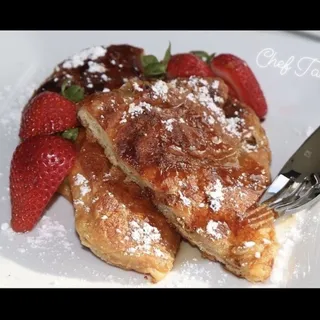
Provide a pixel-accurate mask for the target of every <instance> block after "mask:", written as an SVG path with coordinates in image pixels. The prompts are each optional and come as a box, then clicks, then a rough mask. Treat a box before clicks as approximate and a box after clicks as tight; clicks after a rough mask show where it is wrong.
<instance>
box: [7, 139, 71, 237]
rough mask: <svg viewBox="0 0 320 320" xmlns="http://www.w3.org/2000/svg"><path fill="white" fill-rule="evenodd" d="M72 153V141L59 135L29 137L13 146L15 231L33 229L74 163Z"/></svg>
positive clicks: (12, 188) (13, 222) (13, 226)
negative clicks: (15, 146)
mask: <svg viewBox="0 0 320 320" xmlns="http://www.w3.org/2000/svg"><path fill="white" fill-rule="evenodd" d="M75 156H76V151H75V147H74V145H73V144H72V142H70V141H68V140H65V139H63V138H61V137H59V136H36V137H31V138H28V139H27V140H25V141H23V142H22V143H21V144H20V145H19V146H18V147H17V148H16V150H15V152H14V154H13V158H12V161H11V170H10V196H11V206H12V219H11V226H12V229H13V230H14V231H16V232H26V231H30V230H32V229H33V227H34V226H35V225H36V224H37V222H38V221H39V220H40V218H41V216H42V215H43V212H44V210H45V208H46V206H47V205H48V203H49V201H50V199H51V198H52V196H53V194H54V193H55V192H56V191H57V189H58V187H59V185H60V184H61V182H62V181H63V179H64V178H65V177H66V176H67V174H68V172H69V170H70V168H71V167H72V166H73V164H74V161H75Z"/></svg>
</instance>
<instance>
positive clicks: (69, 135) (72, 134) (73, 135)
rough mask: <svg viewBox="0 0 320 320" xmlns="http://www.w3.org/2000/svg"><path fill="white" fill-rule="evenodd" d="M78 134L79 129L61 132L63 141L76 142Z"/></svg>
mask: <svg viewBox="0 0 320 320" xmlns="http://www.w3.org/2000/svg"><path fill="white" fill-rule="evenodd" d="M78 133H79V128H72V129H68V130H65V131H64V132H62V134H61V136H62V137H63V138H65V139H68V140H72V141H76V139H77V137H78Z"/></svg>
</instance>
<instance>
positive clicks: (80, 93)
mask: <svg viewBox="0 0 320 320" xmlns="http://www.w3.org/2000/svg"><path fill="white" fill-rule="evenodd" d="M62 95H63V96H64V97H65V98H67V99H69V100H71V101H73V102H79V101H81V100H83V98H84V89H83V88H81V87H80V86H76V85H72V86H70V87H69V88H67V89H65V90H64V91H63V92H62Z"/></svg>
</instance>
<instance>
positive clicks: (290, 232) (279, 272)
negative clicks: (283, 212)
mask: <svg viewBox="0 0 320 320" xmlns="http://www.w3.org/2000/svg"><path fill="white" fill-rule="evenodd" d="M306 214H307V213H306V212H299V213H297V214H296V215H295V216H292V217H291V218H288V219H286V220H284V222H280V223H279V224H277V225H276V232H277V240H278V242H279V244H280V248H279V251H278V254H277V256H276V258H275V262H274V267H273V270H272V273H271V276H270V282H271V283H273V284H276V285H279V286H282V285H285V284H286V282H287V280H288V277H289V268H290V263H289V261H290V258H291V256H292V252H293V250H294V247H295V246H296V244H297V243H298V242H300V240H301V236H302V226H303V225H304V222H305V216H306Z"/></svg>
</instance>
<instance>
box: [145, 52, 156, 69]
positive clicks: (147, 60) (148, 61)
mask: <svg viewBox="0 0 320 320" xmlns="http://www.w3.org/2000/svg"><path fill="white" fill-rule="evenodd" d="M141 62H142V66H143V67H144V68H146V67H147V66H148V65H149V64H153V63H158V62H159V61H158V59H157V57H155V56H153V55H151V54H150V55H146V56H142V57H141Z"/></svg>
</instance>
